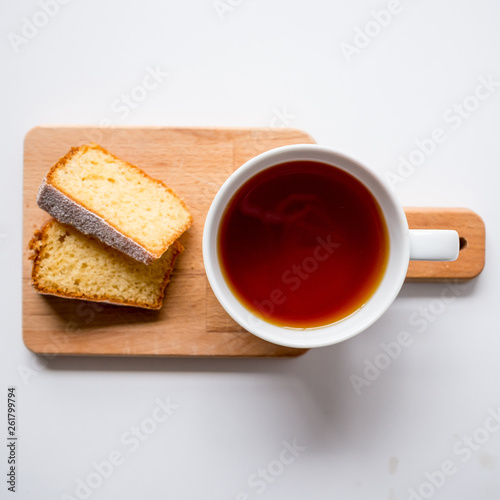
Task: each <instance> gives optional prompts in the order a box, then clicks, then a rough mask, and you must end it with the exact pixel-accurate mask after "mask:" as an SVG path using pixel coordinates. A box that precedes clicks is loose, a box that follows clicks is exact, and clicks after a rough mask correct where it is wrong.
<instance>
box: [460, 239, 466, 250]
mask: <svg viewBox="0 0 500 500" xmlns="http://www.w3.org/2000/svg"><path fill="white" fill-rule="evenodd" d="M458 241H459V242H460V250H463V249H464V248H466V247H467V240H466V239H465V238H464V237H463V236H460V238H459V240H458Z"/></svg>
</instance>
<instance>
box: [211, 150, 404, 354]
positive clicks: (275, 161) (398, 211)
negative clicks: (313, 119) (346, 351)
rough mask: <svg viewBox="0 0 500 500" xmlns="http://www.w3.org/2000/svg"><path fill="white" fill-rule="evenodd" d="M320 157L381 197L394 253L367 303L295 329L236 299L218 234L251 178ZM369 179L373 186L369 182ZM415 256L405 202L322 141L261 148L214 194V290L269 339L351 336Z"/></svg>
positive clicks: (308, 343) (381, 306)
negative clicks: (331, 319) (338, 317)
mask: <svg viewBox="0 0 500 500" xmlns="http://www.w3.org/2000/svg"><path fill="white" fill-rule="evenodd" d="M300 160H305V161H317V162H320V163H325V164H329V165H331V166H333V167H336V168H340V169H341V170H344V171H347V172H348V173H350V174H351V175H353V176H354V177H355V178H356V179H358V180H359V181H360V182H362V183H363V184H364V185H365V186H366V187H367V188H368V189H369V191H370V192H371V194H372V195H373V196H374V198H375V199H376V200H377V202H378V204H379V206H380V209H381V211H382V213H383V216H384V219H385V222H386V225H387V229H388V232H389V256H388V261H387V266H386V269H385V271H384V276H383V277H382V280H381V282H380V284H379V285H378V287H377V289H376V290H375V292H374V293H373V295H372V296H371V297H370V298H369V299H368V301H367V302H366V304H365V305H364V306H362V307H361V308H360V309H358V310H357V311H355V312H353V313H352V314H351V315H349V316H347V317H346V318H343V319H342V320H340V321H337V322H335V323H332V324H328V325H324V326H320V327H314V328H305V329H295V328H289V327H282V326H278V325H275V324H273V323H270V322H266V321H265V319H262V318H259V317H258V316H256V315H255V314H254V313H253V312H251V311H249V310H248V309H247V308H245V306H244V305H243V304H242V303H241V302H240V301H239V300H238V299H237V298H236V296H235V295H234V294H233V292H232V291H231V289H230V287H229V285H228V284H227V282H226V279H225V278H224V276H223V274H222V271H221V266H220V262H219V256H218V248H217V247H218V233H219V224H220V220H221V217H222V216H223V214H224V212H225V209H226V206H227V204H228V202H229V201H230V200H231V198H232V196H233V195H234V194H235V193H236V192H237V191H238V189H239V188H240V187H241V186H242V185H243V184H244V183H245V182H247V181H248V180H249V179H250V178H252V177H253V176H255V175H256V174H258V173H259V172H262V171H263V170H266V169H268V168H272V167H273V166H276V165H279V164H280V163H286V162H291V161H300ZM367 181H369V182H368V184H369V185H367ZM409 260H410V243H409V229H408V223H407V220H406V215H405V212H404V210H403V207H402V205H401V204H400V203H399V202H398V200H397V199H396V197H395V196H394V194H393V193H392V192H391V191H390V190H389V187H388V186H387V185H386V184H385V182H384V181H383V180H382V179H381V178H380V177H379V176H378V175H377V174H376V172H374V171H373V170H371V169H369V168H368V167H366V166H364V165H363V164H362V163H360V162H359V161H357V160H355V159H354V158H351V157H349V156H347V155H345V154H343V153H339V152H337V151H335V150H334V149H332V148H329V147H326V146H320V145H317V144H294V145H290V146H281V147H278V148H275V149H271V150H269V151H266V152H264V153H261V154H259V155H257V156H255V157H253V158H251V159H250V160H248V161H247V162H245V163H244V164H243V165H242V166H241V167H239V168H238V169H237V170H235V171H234V172H233V173H232V174H231V175H230V176H229V177H228V179H227V180H226V181H225V182H224V184H223V185H222V186H221V188H220V189H219V191H218V192H217V194H216V195H215V197H214V199H213V201H212V204H211V206H210V208H209V211H208V213H207V217H206V220H205V226H204V230H203V261H204V265H205V272H206V274H207V278H208V281H209V283H210V286H211V287H212V290H213V292H214V294H215V296H216V297H217V299H218V301H219V302H220V304H221V305H222V307H223V308H224V309H225V311H226V312H227V313H228V314H229V315H230V316H231V317H232V318H233V319H234V320H235V321H236V322H237V323H238V324H239V325H240V326H242V327H243V328H244V329H246V330H248V331H249V332H250V333H252V334H254V335H256V336H257V337H260V338H262V339H264V340H266V341H268V342H272V343H274V344H278V345H283V346H287V347H296V348H314V347H323V346H327V345H333V344H336V343H338V342H342V341H344V340H347V339H349V338H351V337H354V336H355V335H357V334H359V333H361V332H362V331H364V330H366V329H367V328H369V327H370V326H371V325H372V324H373V323H374V322H375V321H377V320H378V319H379V318H380V316H382V314H384V313H385V311H386V310H387V309H388V308H389V306H390V305H391V304H392V302H393V301H394V299H395V298H396V296H397V295H398V293H399V291H400V289H401V287H402V285H403V283H404V279H405V276H406V271H407V268H408V263H409Z"/></svg>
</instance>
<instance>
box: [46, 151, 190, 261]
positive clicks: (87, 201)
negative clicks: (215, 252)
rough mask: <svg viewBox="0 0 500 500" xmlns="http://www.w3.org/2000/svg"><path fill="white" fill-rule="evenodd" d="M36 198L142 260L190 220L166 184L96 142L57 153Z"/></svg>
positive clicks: (157, 252)
mask: <svg viewBox="0 0 500 500" xmlns="http://www.w3.org/2000/svg"><path fill="white" fill-rule="evenodd" d="M37 203H38V206H39V207H40V208H42V209H43V210H45V211H46V212H48V213H49V214H50V215H51V216H52V217H54V218H56V219H57V220H58V221H60V222H63V223H66V224H70V225H72V226H74V227H76V228H77V229H79V230H80V231H81V232H83V233H85V234H90V235H93V236H95V237H97V238H98V239H100V240H101V241H103V242H104V243H106V244H108V245H110V246H112V247H114V248H116V249H118V250H120V251H122V252H124V253H126V254H127V255H129V256H131V257H133V258H134V259H136V260H138V261H140V262H143V263H145V264H149V263H151V262H153V261H154V260H156V259H158V258H160V257H161V256H162V255H163V253H164V252H165V251H166V250H167V248H168V247H169V246H170V245H171V244H172V243H173V242H174V241H175V240H176V239H177V238H178V237H179V236H180V235H181V234H182V233H183V232H184V231H185V230H186V229H188V228H189V226H190V225H191V222H192V219H191V215H190V213H189V211H188V209H187V207H186V205H185V204H184V202H183V201H182V200H181V199H180V198H178V197H177V196H176V195H175V193H173V192H172V190H171V189H169V188H168V187H167V186H165V185H164V184H163V183H162V182H161V181H159V180H156V179H153V178H151V177H150V176H149V175H147V174H146V173H144V172H143V171H142V170H140V169H139V168H137V167H135V166H133V165H130V164H129V163H127V162H125V161H122V160H120V159H119V158H117V157H116V156H114V155H112V154H111V153H109V152H108V151H106V150H105V149H103V148H102V147H100V146H98V145H97V144H90V145H84V146H80V147H77V148H72V149H71V150H70V151H69V153H68V154H67V155H66V156H64V157H62V158H61V159H60V160H59V161H58V162H57V163H56V164H55V165H54V166H53V167H52V168H51V169H50V171H49V173H48V174H47V177H46V178H45V179H44V181H43V182H42V185H41V186H40V189H39V191H38V196H37Z"/></svg>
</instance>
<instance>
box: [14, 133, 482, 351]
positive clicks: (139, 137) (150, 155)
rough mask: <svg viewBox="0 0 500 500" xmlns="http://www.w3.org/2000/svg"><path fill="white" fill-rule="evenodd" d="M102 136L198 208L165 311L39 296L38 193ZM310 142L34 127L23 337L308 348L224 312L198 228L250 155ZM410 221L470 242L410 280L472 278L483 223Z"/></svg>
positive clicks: (28, 150)
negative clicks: (72, 151)
mask: <svg viewBox="0 0 500 500" xmlns="http://www.w3.org/2000/svg"><path fill="white" fill-rule="evenodd" d="M89 142H97V143H99V144H100V145H102V146H103V147H105V148H107V149H109V150H110V151H111V152H112V153H114V154H116V155H117V156H118V157H120V158H122V159H124V160H126V161H128V162H130V163H132V164H135V165H137V166H139V167H140V168H142V169H143V170H145V171H146V172H147V173H148V174H150V175H151V176H153V177H157V178H159V179H161V180H163V181H164V182H165V183H166V184H167V185H168V186H170V187H172V188H173V189H174V190H175V191H176V192H177V193H178V194H179V195H180V196H182V197H183V198H184V200H185V201H186V203H187V205H188V206H189V208H190V210H191V213H192V215H193V219H194V223H193V226H192V227H191V229H190V230H189V231H188V232H186V233H185V234H184V235H183V236H182V237H181V242H182V244H183V245H184V246H185V248H186V250H185V252H184V253H183V254H182V255H181V257H180V258H179V259H178V261H177V264H176V268H175V271H174V274H173V277H172V281H171V283H170V284H169V286H168V288H167V292H166V297H165V303H164V306H163V307H162V309H161V310H160V311H148V310H143V309H138V308H131V307H120V306H113V305H109V304H99V303H93V302H85V301H79V300H70V299H62V298H57V297H50V296H42V295H39V294H36V293H35V292H34V291H33V290H32V288H31V286H30V274H31V261H30V260H29V259H28V257H29V254H30V252H29V250H28V244H29V241H30V239H31V237H32V235H33V232H34V231H35V230H36V229H39V228H40V227H41V226H42V225H43V223H44V222H45V221H46V220H48V218H49V216H48V215H47V214H46V213H45V212H43V211H42V210H40V209H39V208H38V207H37V205H36V201H35V198H36V192H37V190H38V187H39V185H40V183H41V181H42V179H43V177H44V176H45V174H46V173H47V171H48V170H49V168H50V167H51V166H52V165H53V164H54V163H55V162H56V161H57V160H58V159H59V158H60V157H61V156H63V155H64V154H65V153H66V152H67V151H68V150H69V148H70V147H72V146H76V145H80V144H85V143H89ZM298 143H309V144H310V143H314V140H313V139H312V138H311V137H310V136H309V135H307V134H306V133H304V132H302V131H299V130H293V129H282V128H274V129H273V128H269V129H187V128H184V129H183V128H160V127H159V128H135V127H134V128H125V127H118V128H96V127H36V128H34V129H32V130H31V131H30V132H29V133H28V134H27V136H26V139H25V145H24V204H23V210H24V214H23V215H24V217H23V339H24V342H25V344H26V346H27V347H28V348H29V349H31V350H32V351H34V352H36V353H39V354H45V355H113V356H242V357H251V356H297V355H300V354H303V353H304V352H306V350H305V349H292V348H287V347H282V346H277V345H274V344H271V343H269V342H266V341H264V340H261V339H259V338H257V337H255V336H254V335H252V334H250V333H248V332H246V331H245V330H243V329H242V328H240V327H239V326H238V325H237V324H236V323H235V322H234V321H233V320H232V319H231V318H230V317H229V316H228V315H227V314H226V312H225V311H224V310H223V309H222V307H221V306H220V305H219V303H218V301H217V299H216V298H215V296H214V294H213V292H212V290H211V289H210V286H209V284H208V281H207V279H206V276H205V272H204V268H203V258H202V251H201V247H202V232H203V225H204V221H205V216H206V213H207V211H208V208H209V206H210V203H211V201H212V199H213V197H214V196H215V194H216V193H217V191H218V189H219V187H220V186H221V185H222V183H223V182H224V181H225V180H226V179H227V177H228V176H229V175H230V174H231V173H232V172H233V171H234V170H235V169H236V168H238V167H239V166H240V165H242V164H243V163H244V162H245V161H246V160H248V159H249V158H251V157H253V156H255V155H257V154H259V153H261V152H263V151H267V150H269V149H272V148H275V147H278V146H284V145H288V144H298ZM407 216H408V220H409V222H410V225H411V227H415V228H425V227H434V228H448V227H452V228H454V229H457V230H458V231H459V233H460V235H461V236H462V237H463V238H464V240H463V241H464V242H465V243H464V248H463V250H462V251H461V252H460V257H459V259H458V260H457V261H456V262H453V263H430V262H425V263H422V262H420V263H411V265H410V268H409V273H408V278H409V279H418V280H429V279H431V280H436V279H470V278H472V277H474V276H476V275H477V274H479V272H480V271H481V269H482V267H483V265H484V225H483V224H482V221H481V219H480V218H479V217H478V216H477V215H476V214H474V213H473V212H471V211H468V210H464V209H407Z"/></svg>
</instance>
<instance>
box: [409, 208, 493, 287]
mask: <svg viewBox="0 0 500 500" xmlns="http://www.w3.org/2000/svg"><path fill="white" fill-rule="evenodd" d="M405 213H406V219H407V220H408V225H409V227H410V229H454V230H455V231H457V232H458V235H459V237H460V243H461V248H460V253H459V255H458V259H457V260H455V261H453V262H429V261H411V262H410V265H409V266H408V272H407V274H406V280H407V281H442V280H460V281H465V280H469V279H472V278H475V277H476V276H477V275H478V274H479V273H480V272H481V271H482V270H483V267H484V261H485V227H484V222H483V220H482V219H481V217H479V215H478V214H476V213H475V212H473V211H472V210H468V209H466V208H413V207H412V208H410V207H406V208H405Z"/></svg>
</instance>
